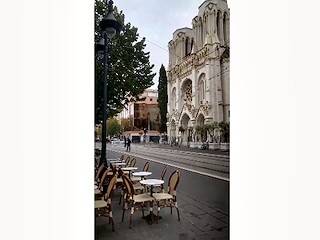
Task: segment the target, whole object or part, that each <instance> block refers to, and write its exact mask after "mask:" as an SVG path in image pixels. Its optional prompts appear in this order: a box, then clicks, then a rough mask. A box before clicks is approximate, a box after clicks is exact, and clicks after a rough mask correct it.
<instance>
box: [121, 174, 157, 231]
mask: <svg viewBox="0 0 320 240" xmlns="http://www.w3.org/2000/svg"><path fill="white" fill-rule="evenodd" d="M122 178H123V183H124V186H125V195H124V201H123V206H122V222H123V220H124V216H125V212H126V210H127V209H128V208H129V209H130V217H129V228H132V216H133V213H134V212H135V209H139V208H140V209H141V210H142V215H143V216H144V209H145V208H146V207H147V205H148V206H149V209H150V213H151V212H152V203H153V201H154V198H153V197H152V196H150V194H148V193H142V194H136V193H135V191H134V187H133V183H132V181H131V180H130V179H129V178H128V177H127V176H126V175H122Z"/></svg>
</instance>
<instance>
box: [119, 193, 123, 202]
mask: <svg viewBox="0 0 320 240" xmlns="http://www.w3.org/2000/svg"><path fill="white" fill-rule="evenodd" d="M122 197H123V191H122V190H121V194H120V199H119V205H120V204H121V200H122Z"/></svg>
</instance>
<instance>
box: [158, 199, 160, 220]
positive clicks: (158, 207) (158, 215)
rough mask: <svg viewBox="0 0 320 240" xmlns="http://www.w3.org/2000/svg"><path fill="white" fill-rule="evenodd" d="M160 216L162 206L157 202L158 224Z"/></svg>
mask: <svg viewBox="0 0 320 240" xmlns="http://www.w3.org/2000/svg"><path fill="white" fill-rule="evenodd" d="M159 215H160V204H159V202H157V223H159Z"/></svg>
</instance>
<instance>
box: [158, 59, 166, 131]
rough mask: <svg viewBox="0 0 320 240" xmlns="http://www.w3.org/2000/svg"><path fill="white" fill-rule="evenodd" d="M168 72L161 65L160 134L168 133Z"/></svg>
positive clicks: (159, 95) (159, 90)
mask: <svg viewBox="0 0 320 240" xmlns="http://www.w3.org/2000/svg"><path fill="white" fill-rule="evenodd" d="M167 83H168V80H167V72H166V69H165V68H164V66H163V65H161V68H160V72H159V84H158V104H159V109H160V132H161V133H163V132H166V131H167V125H166V123H167V103H168V93H167Z"/></svg>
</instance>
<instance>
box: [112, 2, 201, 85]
mask: <svg viewBox="0 0 320 240" xmlns="http://www.w3.org/2000/svg"><path fill="white" fill-rule="evenodd" d="M202 2H204V0H114V5H115V6H117V7H118V9H119V10H123V12H124V14H125V22H130V23H131V24H132V25H134V26H135V27H137V28H138V33H139V35H140V36H141V37H145V38H146V45H147V46H146V48H145V50H146V51H148V52H150V63H151V64H154V65H155V66H154V68H153V71H154V72H155V73H157V75H156V76H155V77H154V79H153V82H154V85H153V86H152V87H151V88H152V89H157V87H158V78H159V74H158V73H159V69H160V67H161V64H163V65H164V66H165V68H166V69H167V66H168V62H169V57H168V42H169V41H170V40H171V39H172V35H173V32H174V31H175V30H176V29H178V28H182V27H190V28H191V27H192V19H193V18H194V17H195V16H196V15H197V14H198V7H199V6H200V5H201V3H202Z"/></svg>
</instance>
